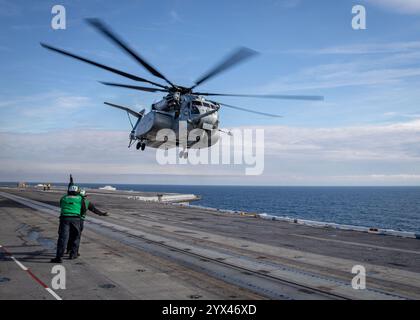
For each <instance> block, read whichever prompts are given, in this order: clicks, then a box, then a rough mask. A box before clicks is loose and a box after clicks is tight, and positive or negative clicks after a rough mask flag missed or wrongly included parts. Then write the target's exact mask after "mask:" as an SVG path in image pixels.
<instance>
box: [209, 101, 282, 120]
mask: <svg viewBox="0 0 420 320" xmlns="http://www.w3.org/2000/svg"><path fill="white" fill-rule="evenodd" d="M217 103H218V104H220V105H222V106H224V107H227V108H232V109H236V110H241V111H245V112H250V113H256V114H260V115H263V116H267V117H273V118H283V117H282V116H279V115H277V114H272V113H265V112H258V111H254V110H250V109H246V108H241V107H236V106H232V105H230V104H225V103H220V102H217Z"/></svg>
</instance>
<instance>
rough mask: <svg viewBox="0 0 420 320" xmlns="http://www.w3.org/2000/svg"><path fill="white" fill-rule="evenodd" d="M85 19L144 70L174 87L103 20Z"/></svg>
mask: <svg viewBox="0 0 420 320" xmlns="http://www.w3.org/2000/svg"><path fill="white" fill-rule="evenodd" d="M86 20H87V22H88V23H89V24H90V25H91V26H93V27H94V28H95V29H96V30H98V31H99V32H100V33H102V34H103V35H104V36H105V37H107V38H108V39H110V40H111V41H112V42H114V43H115V44H116V45H118V46H119V47H120V48H122V49H123V50H124V51H125V52H126V53H128V54H129V55H130V56H131V57H133V58H134V59H135V60H136V61H137V62H138V63H140V64H141V65H142V66H143V67H144V68H146V70H147V71H149V72H150V73H151V74H152V75H154V76H155V77H158V78H160V79H163V80H165V81H166V82H167V83H168V84H170V85H171V86H172V87H175V85H174V84H173V83H172V82H171V81H169V80H168V79H167V78H166V77H165V76H164V75H163V74H162V73H160V72H159V71H158V70H157V69H156V68H154V67H152V66H151V65H150V64H149V63H148V62H147V61H146V60H145V59H144V58H143V57H141V56H140V55H139V54H138V53H136V52H135V51H134V50H133V49H131V48H130V47H129V46H128V45H127V44H126V43H125V42H124V41H123V40H122V39H121V38H119V37H118V36H117V35H116V34H115V33H113V32H112V31H111V29H110V28H108V27H107V26H106V25H105V24H104V23H103V22H101V21H100V20H99V19H86Z"/></svg>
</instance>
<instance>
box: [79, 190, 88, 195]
mask: <svg viewBox="0 0 420 320" xmlns="http://www.w3.org/2000/svg"><path fill="white" fill-rule="evenodd" d="M79 194H80V195H81V196H82V197H84V196H86V190H85V189H80V193H79Z"/></svg>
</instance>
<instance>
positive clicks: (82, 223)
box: [67, 219, 85, 254]
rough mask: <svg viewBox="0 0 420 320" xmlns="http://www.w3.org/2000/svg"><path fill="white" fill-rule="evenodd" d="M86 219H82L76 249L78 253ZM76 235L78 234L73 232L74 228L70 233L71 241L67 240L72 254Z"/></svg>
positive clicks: (69, 251)
mask: <svg viewBox="0 0 420 320" xmlns="http://www.w3.org/2000/svg"><path fill="white" fill-rule="evenodd" d="M84 222H85V220H84V219H80V230H79V239H78V241H77V249H76V253H79V246H80V241H81V238H82V231H83V227H84ZM75 237H77V234H76V233H75V232H73V231H72V230H70V235H69V241H68V242H67V252H68V253H70V254H71V252H72V250H71V248H72V243H73V242H74V239H75Z"/></svg>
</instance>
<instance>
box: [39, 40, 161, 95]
mask: <svg viewBox="0 0 420 320" xmlns="http://www.w3.org/2000/svg"><path fill="white" fill-rule="evenodd" d="M41 46H42V47H44V48H45V49H48V50H51V51H54V52H57V53H60V54H63V55H65V56H68V57H72V58H74V59H77V60H80V61H83V62H86V63H88V64H91V65H94V66H96V67H98V68H101V69H104V70H107V71H110V72H113V73H116V74H118V75H120V76H123V77H126V78H129V79H131V80H135V81H139V82H146V83H150V84H153V85H155V86H158V87H161V88H166V87H165V86H163V85H161V84H159V83H156V82H153V81H149V80H147V79H144V78H141V77H138V76H135V75H133V74H130V73H127V72H124V71H120V70H117V69H114V68H111V67H108V66H106V65H104V64H101V63H98V62H95V61H92V60H89V59H86V58H83V57H81V56H78V55H75V54H73V53H70V52H68V51H65V50H62V49H58V48H54V47H52V46H50V45H47V44H45V43H41Z"/></svg>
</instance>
